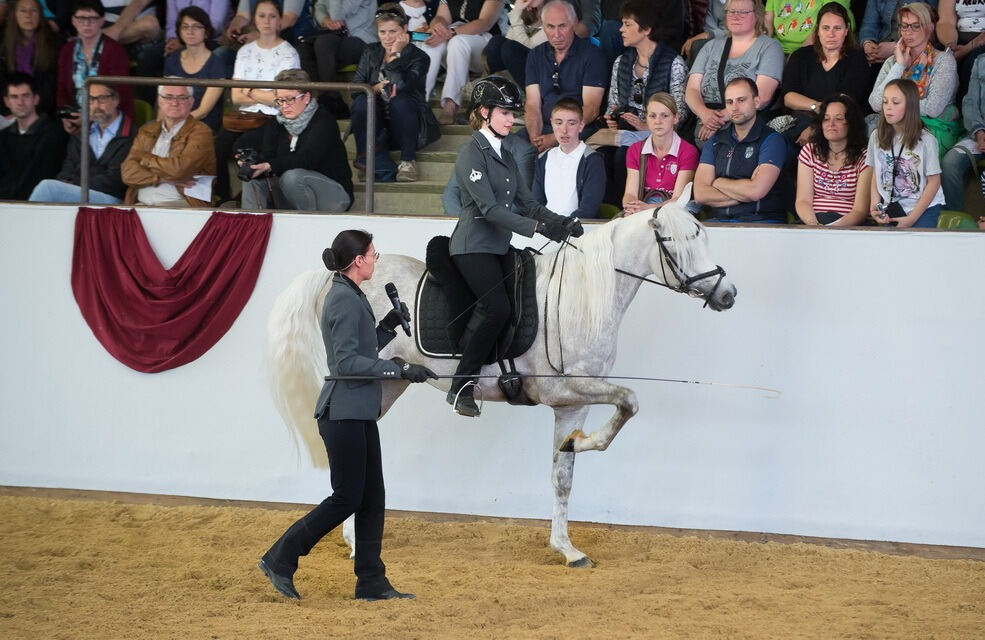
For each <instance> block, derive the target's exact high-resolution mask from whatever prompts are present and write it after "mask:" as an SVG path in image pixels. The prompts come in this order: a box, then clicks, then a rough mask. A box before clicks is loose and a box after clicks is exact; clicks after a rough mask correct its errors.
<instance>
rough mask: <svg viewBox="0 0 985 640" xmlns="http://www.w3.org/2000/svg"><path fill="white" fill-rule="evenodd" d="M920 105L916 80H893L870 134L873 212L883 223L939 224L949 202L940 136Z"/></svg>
mask: <svg viewBox="0 0 985 640" xmlns="http://www.w3.org/2000/svg"><path fill="white" fill-rule="evenodd" d="M919 103H920V98H919V96H918V93H917V85H916V83H915V82H913V81H912V80H900V79H896V80H890V81H889V83H888V84H887V85H886V88H885V91H884V92H883V99H882V112H881V113H880V114H879V124H878V126H877V127H876V130H875V131H873V132H872V135H871V136H870V137H869V148H868V151H867V152H866V158H865V163H866V164H867V165H869V166H870V167H872V168H873V179H872V188H871V189H870V190H869V215H871V216H872V219H873V220H875V221H876V222H877V223H879V224H882V225H893V226H898V227H936V226H937V218H938V216H939V215H940V211H941V205H942V204H944V192H943V191H942V190H941V167H940V162H939V160H938V151H937V140H936V139H935V138H934V136H932V135H931V134H930V132H929V131H927V130H926V129H924V126H923V122H922V121H921V120H920V107H919ZM879 205H882V206H881V207H880V206H879ZM897 205H898V206H897Z"/></svg>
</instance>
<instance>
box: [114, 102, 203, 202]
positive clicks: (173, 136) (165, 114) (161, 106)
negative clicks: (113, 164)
mask: <svg viewBox="0 0 985 640" xmlns="http://www.w3.org/2000/svg"><path fill="white" fill-rule="evenodd" d="M194 99H195V98H194V96H193V95H192V88H191V87H170V86H167V85H164V86H161V87H159V88H158V90H157V108H158V119H157V120H152V121H150V122H148V123H147V124H145V125H144V126H142V127H140V130H139V131H137V136H136V138H135V139H134V141H133V145H132V146H131V147H130V153H128V154H127V157H126V159H125V160H124V161H123V165H122V167H121V170H120V171H121V177H122V178H123V183H124V184H125V185H127V191H126V194H125V196H124V199H123V201H124V202H125V203H126V204H134V203H136V202H140V203H141V204H148V205H158V206H166V207H184V206H187V205H190V206H193V207H205V206H208V205H209V204H210V203H209V201H208V200H200V199H198V198H193V197H191V196H187V195H185V189H187V188H189V187H192V186H193V185H194V184H195V179H194V177H195V176H214V175H216V166H215V151H214V149H213V148H212V130H211V129H209V127H208V126H207V125H205V124H203V123H201V122H199V121H198V120H196V119H195V118H192V117H191V112H192V102H193V101H194Z"/></svg>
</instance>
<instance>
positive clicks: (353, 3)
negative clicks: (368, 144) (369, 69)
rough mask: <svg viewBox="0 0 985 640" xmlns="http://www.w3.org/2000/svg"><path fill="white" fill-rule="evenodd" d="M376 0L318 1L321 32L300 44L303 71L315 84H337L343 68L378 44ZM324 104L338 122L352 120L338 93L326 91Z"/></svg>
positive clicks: (317, 15) (317, 7)
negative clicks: (373, 43) (374, 18)
mask: <svg viewBox="0 0 985 640" xmlns="http://www.w3.org/2000/svg"><path fill="white" fill-rule="evenodd" d="M376 7H377V2H376V0H348V1H347V2H342V1H341V0H317V1H316V2H315V20H316V21H317V22H318V26H319V27H320V28H321V29H322V31H316V32H315V33H312V34H311V35H310V36H308V37H306V38H303V39H302V41H301V42H300V43H299V44H298V55H299V56H301V68H302V69H304V70H305V72H307V74H308V76H309V77H311V78H314V79H315V81H316V82H335V81H336V80H337V79H338V71H339V69H341V68H342V67H345V66H348V65H350V64H356V63H357V62H359V58H360V57H362V55H363V50H364V49H365V48H366V45H367V44H369V43H371V42H376V40H377V38H376V23H375V22H374V20H373V16H374V14H375V13H376ZM319 100H320V101H321V103H322V104H323V105H324V106H326V107H329V108H331V109H332V111H333V112H334V113H335V116H336V117H337V118H347V117H349V111H348V107H346V105H345V102H343V101H342V96H341V95H339V93H338V92H337V91H326V92H324V93H323V94H322V95H321V96H320V97H319Z"/></svg>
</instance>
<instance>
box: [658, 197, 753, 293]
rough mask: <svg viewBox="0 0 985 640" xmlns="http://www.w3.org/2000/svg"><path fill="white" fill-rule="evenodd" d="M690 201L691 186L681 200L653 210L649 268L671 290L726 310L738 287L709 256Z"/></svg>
mask: <svg viewBox="0 0 985 640" xmlns="http://www.w3.org/2000/svg"><path fill="white" fill-rule="evenodd" d="M690 199H691V185H690V184H688V185H687V187H685V189H684V193H682V194H681V197H680V198H678V199H677V200H673V201H670V202H667V203H665V204H664V205H663V206H662V207H660V208H659V209H656V210H654V212H653V216H652V217H651V218H650V220H649V223H650V228H651V229H652V230H653V235H654V244H653V247H652V248H651V249H650V256H649V258H650V269H651V270H652V272H653V273H654V275H656V276H657V277H659V278H661V279H662V280H663V282H664V284H666V285H667V286H669V287H670V288H672V289H674V290H676V291H680V292H681V293H687V294H689V295H692V296H694V297H697V298H704V300H705V305H707V306H710V307H711V308H712V309H714V310H715V311H724V310H725V309H730V308H731V307H732V305H733V304H735V296H736V290H735V285H733V284H732V283H731V282H729V281H728V279H727V278H726V277H725V270H724V269H722V268H721V267H720V266H718V265H716V264H715V263H714V262H713V261H712V260H711V258H710V257H709V256H708V232H707V231H706V230H705V228H704V227H703V226H702V225H701V223H700V222H698V221H697V220H696V219H695V218H694V216H692V215H691V214H690V213H688V211H687V209H686V208H685V207H686V205H687V203H688V201H689V200H690Z"/></svg>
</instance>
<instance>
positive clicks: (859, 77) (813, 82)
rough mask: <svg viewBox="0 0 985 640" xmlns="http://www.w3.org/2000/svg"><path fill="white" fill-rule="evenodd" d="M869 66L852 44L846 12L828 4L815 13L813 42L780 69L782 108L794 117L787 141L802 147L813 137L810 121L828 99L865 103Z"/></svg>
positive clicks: (852, 39)
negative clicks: (845, 97)
mask: <svg viewBox="0 0 985 640" xmlns="http://www.w3.org/2000/svg"><path fill="white" fill-rule="evenodd" d="M870 77H871V76H870V74H869V65H868V63H867V62H866V61H865V54H864V53H862V50H861V49H859V48H858V45H856V44H855V34H854V33H853V32H852V30H851V27H850V25H849V22H848V11H847V10H846V9H845V8H844V7H843V6H841V5H840V4H838V3H836V2H829V3H828V4H826V5H824V6H823V7H821V10H820V11H819V12H818V13H817V26H816V27H815V28H814V42H813V44H812V45H811V46H804V47H801V48H799V49H797V50H796V51H794V52H793V53H792V54H791V55H790V59H789V60H788V61H787V66H786V69H784V70H783V85H782V87H781V91H782V94H783V106H785V107H786V108H787V109H789V110H790V111H791V112H792V113H793V114H794V117H795V118H796V120H795V124H794V126H793V127H792V128H791V129H789V130H787V131H785V132H784V133H785V135H786V136H787V138H788V139H790V140H796V141H797V145H798V146H801V147H802V146H804V145H805V144H807V142H808V140H810V139H811V136H812V135H813V134H814V128H813V127H812V126H811V124H810V123H811V120H812V119H813V118H814V116H815V115H817V108H818V106H819V105H820V104H821V102H822V101H823V100H824V99H825V98H827V97H828V96H832V95H835V94H838V93H842V92H844V93H846V94H848V95H849V96H851V97H852V99H853V100H854V101H855V104H857V105H860V104H865V100H866V98H868V96H869V90H870V88H871V87H870V83H869V80H870Z"/></svg>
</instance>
